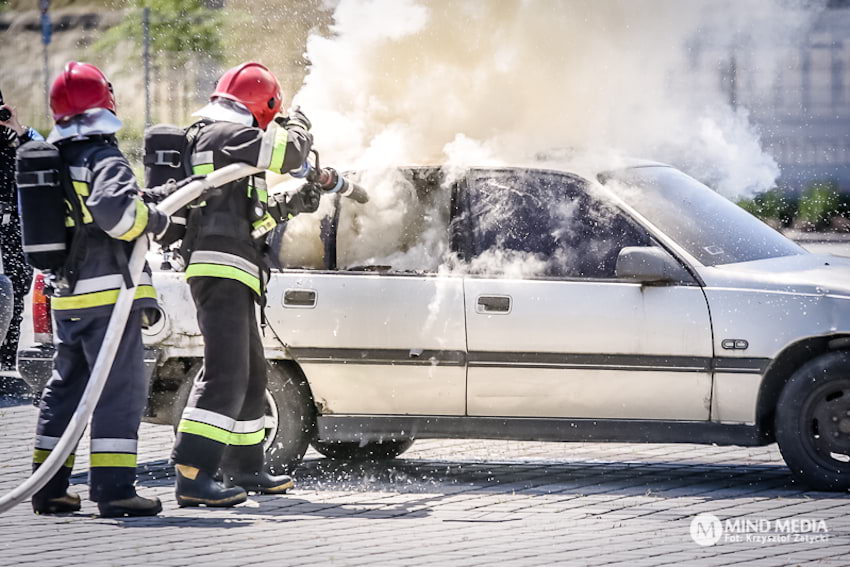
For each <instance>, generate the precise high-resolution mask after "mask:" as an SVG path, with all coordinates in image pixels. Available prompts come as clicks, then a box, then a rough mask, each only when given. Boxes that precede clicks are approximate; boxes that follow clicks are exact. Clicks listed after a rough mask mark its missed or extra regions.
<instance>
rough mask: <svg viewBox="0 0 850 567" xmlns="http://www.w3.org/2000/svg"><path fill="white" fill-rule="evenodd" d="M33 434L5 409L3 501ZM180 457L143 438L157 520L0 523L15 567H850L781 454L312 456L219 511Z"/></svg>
mask: <svg viewBox="0 0 850 567" xmlns="http://www.w3.org/2000/svg"><path fill="white" fill-rule="evenodd" d="M34 422H35V409H34V408H32V407H30V406H12V407H5V408H0V492H2V493H6V492H7V491H9V490H11V489H12V488H14V487H15V486H17V485H18V484H19V483H20V482H21V481H23V480H24V479H25V478H26V476H27V475H28V473H29V468H30V465H29V457H30V452H31V442H32V441H31V437H32V435H31V434H32V431H33V428H34ZM172 439H173V437H172V434H171V430H170V428H168V427H164V426H153V425H147V424H145V425H143V431H142V440H141V443H140V455H139V457H140V470H141V474H140V485H141V486H142V492H144V493H145V494H148V495H151V494H154V495H157V496H159V497H160V498H161V499H162V500H163V504H164V508H165V509H164V511H163V513H162V515H161V516H160V517H157V518H145V519H124V520H108V519H100V518H98V517H97V516H95V515H94V512H95V510H96V509H95V507H94V504H92V503H91V502H87V501H85V500H84V503H83V510H82V512H81V513H78V514H74V515H72V516H59V517H49V516H35V515H33V514H32V513H31V510H30V508H29V505H28V503H24V504H22V505H20V506H18V507H17V508H15V509H14V510H11V511H10V512H7V513H6V514H5V515H3V516H0V553H2V555H0V565H30V564H32V565H36V564H37V565H40V566H50V565H72V564H88V565H122V566H123V565H142V564H144V565H149V566H159V565H174V566H183V565H258V564H261V563H265V564H268V565H494V564H499V565H518V566H522V565H561V564H576V565H630V566H646V565H703V566H709V565H748V566H749V565H752V566H761V565H803V564H806V565H850V556H848V550H850V495H848V494H829V493H817V492H807V491H806V490H805V488H803V487H800V486H799V485H796V484H795V483H793V482H792V480H791V478H790V476H789V472H788V470H787V469H786V468H785V466H784V465H783V464H782V461H781V457H780V455H779V452H778V450H777V449H776V447H775V446H771V447H764V448H740V447H714V446H699V445H660V444H648V445H637V444H632V445H627V444H591V443H530V442H528V443H520V442H507V441H479V440H459V441H455V440H452V441H443V440H422V441H418V442H417V443H416V444H414V446H413V448H412V449H411V450H410V451H408V452H407V453H405V455H404V458H400V459H396V460H394V461H389V462H384V463H373V464H367V465H352V464H343V463H336V462H333V461H329V460H326V459H321V458H319V456H318V455H317V454H315V453H309V454H308V456H307V460H306V461H305V464H304V466H303V467H302V468H301V469H299V470H298V473H297V475H296V482H297V488H296V489H295V490H293V491H291V493H290V494H288V495H286V496H259V497H257V496H253V497H251V498H250V499H249V501H248V502H247V503H245V504H243V505H241V506H239V507H236V508H234V509H230V510H212V509H192V508H187V509H180V508H178V507H177V505H176V503H175V502H174V497H173V494H172V482H173V478H172V477H171V474H172V473H171V471H170V468H169V467H168V465H167V461H166V460H167V457H168V453H169V449H170V446H171V442H172ZM87 453H88V449H87V442H86V441H83V442H82V444H81V450H80V451H79V452H78V456H77V463H78V465H77V467H78V470H77V471H76V474H75V475H74V477H73V484H74V486H73V487H72V489H73V490H74V491H77V492H80V493H81V494H82V496H83V498H84V499H85V497H86V496H87V486H86V470H85V466H86V463H87V461H88V456H87ZM701 513H710V514H713V515H715V516H716V517H717V518H718V519H720V520H721V524H722V527H723V531H722V534H721V532H720V531H718V532H716V536H717V537H720V541H718V542H717V543H716V544H715V545H707V546H700V545H697V543H695V540H694V539H693V538H692V536H691V528H692V521H693V518H694V516H695V515H697V514H701ZM727 520H729V522H727ZM736 520H741V521H743V522H739V523H738V524H737V527H736V524H735V523H734V522H735V521H736ZM777 520H779V526H778V527H777V524H776V521H777ZM787 520H793V521H794V522H787V523H786V521H787ZM821 520H822V521H823V522H821ZM747 521H749V522H747ZM710 525H711V524H709V523H707V524H698V526H703V527H704V528H705V526H710ZM777 529H778V530H779V531H777ZM824 529H826V530H828V531H826V532H825V531H823V530H824ZM783 530H784V531H783ZM813 530H818V531H813ZM697 535H698V536H704V537H709V536H710V535H711V532H710V531H708V530H707V529H703V530H702V531H698V532H697ZM777 536H779V537H780V538H781V539H782V541H764V542H762V541H754V540H757V539H758V538H764V539H768V540H771V539H775V538H776V537H777ZM735 539H738V540H739V541H735ZM748 540H749V541H748Z"/></svg>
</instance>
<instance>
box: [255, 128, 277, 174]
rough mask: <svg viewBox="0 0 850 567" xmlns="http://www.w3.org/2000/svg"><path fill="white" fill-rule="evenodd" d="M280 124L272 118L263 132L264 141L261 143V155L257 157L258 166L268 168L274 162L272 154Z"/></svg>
mask: <svg viewBox="0 0 850 567" xmlns="http://www.w3.org/2000/svg"><path fill="white" fill-rule="evenodd" d="M278 128H280V126H278V125H277V122H275V121H274V120H272V122H271V123H270V124H269V126H268V128H267V129H266V133H265V134H263V142H262V143H261V144H260V157H259V158H257V167H259V168H260V169H268V168H269V166H270V165H271V164H272V154H273V153H274V141H275V139H276V138H277V129H278Z"/></svg>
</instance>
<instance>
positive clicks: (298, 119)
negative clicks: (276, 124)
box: [285, 106, 313, 132]
mask: <svg viewBox="0 0 850 567" xmlns="http://www.w3.org/2000/svg"><path fill="white" fill-rule="evenodd" d="M285 125H286V126H300V127H301V128H304V129H305V130H307V131H308V132H309V131H310V128H312V126H313V124H311V123H310V119H309V118H307V117H306V116H305V115H304V113H303V112H301V109H300V108H298V107H297V106H296V107H295V108H293V109H292V110H290V111H289V117H288V118H287V119H286V124H285Z"/></svg>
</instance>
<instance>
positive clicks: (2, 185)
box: [0, 92, 44, 377]
mask: <svg viewBox="0 0 850 567" xmlns="http://www.w3.org/2000/svg"><path fill="white" fill-rule="evenodd" d="M30 140H44V138H43V137H42V136H41V134H39V133H38V132H36V131H35V130H33V129H32V128H28V127H26V126H23V125H21V122H20V120H19V119H18V113H17V110H16V109H15V108H14V107H12V106H9V105H7V104H5V101H4V100H3V93H2V92H0V248H2V250H3V271H4V273H5V274H6V275H7V276H8V277H9V279H10V280H12V289H13V293H14V296H15V301H14V307H13V311H12V321H11V322H10V323H9V330H8V331H7V333H6V340H5V341H4V342H3V344H2V346H0V376H11V377H15V376H17V373H16V371H15V368H16V356H17V352H18V339H19V338H20V334H21V319H22V316H23V312H24V298H25V297H26V295H27V293H29V289H30V285H31V284H32V268H31V267H30V266H29V265H27V263H26V261H25V260H24V252H23V250H22V249H21V219H20V217H19V216H18V190H17V187H16V185H15V153H16V151H17V148H18V147H20V146H21V145H23V144H25V143H27V142H29V141H30Z"/></svg>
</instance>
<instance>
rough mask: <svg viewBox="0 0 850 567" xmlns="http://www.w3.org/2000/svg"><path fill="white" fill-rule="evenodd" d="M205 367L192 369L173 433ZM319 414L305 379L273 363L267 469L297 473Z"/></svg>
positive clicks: (282, 364)
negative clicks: (296, 470) (193, 386)
mask: <svg viewBox="0 0 850 567" xmlns="http://www.w3.org/2000/svg"><path fill="white" fill-rule="evenodd" d="M201 371H203V366H197V367H192V371H191V372H190V374H189V377H188V379H187V380H185V381H184V382H183V384H181V385H180V389H179V390H178V392H177V396H176V400H175V406H176V407H177V408H179V411H176V410H175V412H174V415H175V416H177V419H176V420H175V421H174V431H175V432H176V431H177V424H178V423H179V421H180V419H179V416H180V415H181V414H182V413H183V408H185V407H186V403H187V402H188V401H189V394H190V393H191V391H192V384H193V383H194V381H195V379H196V378H197V376H198V374H199V373H200V372H201ZM315 429H316V410H315V407H314V405H313V398H312V395H311V394H310V387H309V385H308V384H307V380H306V379H305V378H304V376H303V375H302V374H301V373H300V372H298V371H297V370H296V369H294V368H293V367H292V366H291V365H289V364H287V363H285V362H277V361H273V362H270V363H269V365H268V386H267V387H266V435H265V438H264V439H263V444H264V446H265V453H266V457H265V460H266V467H267V468H268V470H269V472H271V473H272V474H285V473H291V472H292V471H294V470H295V468H296V467H297V466H298V464H299V463H300V462H301V459H302V458H303V457H304V453H305V452H306V451H307V447H309V446H310V440H311V439H312V438H313V436H314V435H315Z"/></svg>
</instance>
